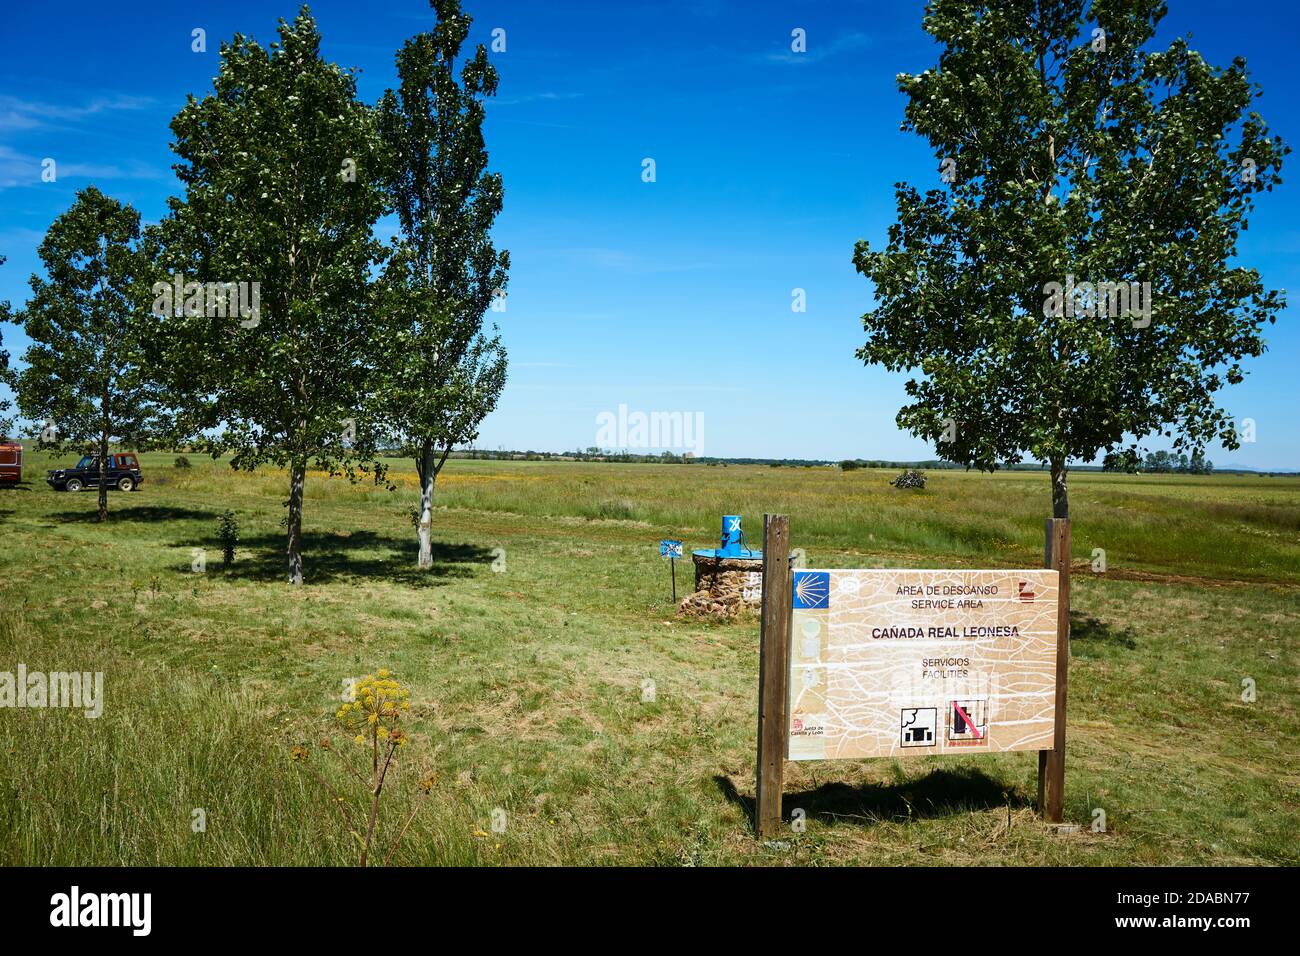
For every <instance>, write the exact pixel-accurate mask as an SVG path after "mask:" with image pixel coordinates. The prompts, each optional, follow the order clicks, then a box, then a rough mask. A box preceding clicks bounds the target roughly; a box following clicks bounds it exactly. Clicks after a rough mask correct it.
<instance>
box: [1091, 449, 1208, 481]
mask: <svg viewBox="0 0 1300 956" xmlns="http://www.w3.org/2000/svg"><path fill="white" fill-rule="evenodd" d="M1110 470H1118V469H1110ZM1138 471H1142V472H1150V473H1152V474H1174V475H1208V474H1210V473H1211V472H1213V471H1214V463H1213V462H1212V461H1210V460H1209V459H1208V458H1206V457H1205V455H1203V454H1202V453H1200V452H1193V453H1192V456H1191V457H1190V458H1189V457H1188V456H1187V455H1184V454H1174V453H1173V452H1171V451H1153V452H1149V453H1148V454H1147V456H1146V457H1145V458H1143V459H1142V463H1141V464H1140V465H1139V466H1138Z"/></svg>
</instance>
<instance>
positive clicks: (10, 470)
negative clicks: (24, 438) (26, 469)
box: [0, 438, 23, 485]
mask: <svg viewBox="0 0 1300 956" xmlns="http://www.w3.org/2000/svg"><path fill="white" fill-rule="evenodd" d="M22 480H23V446H22V445H20V444H18V442H16V441H10V440H9V439H8V438H0V483H4V484H14V485H16V484H18V482H20V481H22Z"/></svg>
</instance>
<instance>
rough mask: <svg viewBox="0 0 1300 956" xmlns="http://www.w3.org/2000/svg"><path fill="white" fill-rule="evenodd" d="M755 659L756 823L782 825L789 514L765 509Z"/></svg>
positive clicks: (769, 828)
mask: <svg viewBox="0 0 1300 956" xmlns="http://www.w3.org/2000/svg"><path fill="white" fill-rule="evenodd" d="M762 614H763V616H762V624H761V625H760V627H761V632H760V633H761V649H760V651H759V659H758V771H757V781H756V785H755V794H756V799H755V805H754V828H755V829H756V830H757V831H758V835H759V837H771V836H774V835H775V834H776V833H777V831H778V830H779V829H780V827H781V790H782V788H783V787H784V786H785V743H786V734H787V733H788V722H789V718H788V715H787V713H786V709H787V708H788V706H789V676H790V519H789V517H788V516H786V515H770V514H765V515H763V611H762Z"/></svg>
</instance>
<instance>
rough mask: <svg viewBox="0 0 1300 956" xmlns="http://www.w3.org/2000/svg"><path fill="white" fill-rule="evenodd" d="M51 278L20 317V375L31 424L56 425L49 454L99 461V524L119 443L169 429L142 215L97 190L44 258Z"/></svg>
mask: <svg viewBox="0 0 1300 956" xmlns="http://www.w3.org/2000/svg"><path fill="white" fill-rule="evenodd" d="M37 253H38V255H39V256H40V258H41V263H42V265H43V266H44V267H45V273H46V275H45V276H44V277H42V276H39V275H33V276H32V277H31V279H30V280H28V283H29V285H30V286H31V290H32V294H31V296H30V298H28V300H27V302H26V304H25V305H24V306H23V307H22V308H21V309H20V310H19V311H18V314H17V321H18V322H19V323H20V324H21V325H22V327H23V331H24V332H26V333H27V337H28V338H30V339H31V340H32V344H31V346H30V347H29V348H28V349H27V351H26V352H25V353H24V354H23V361H24V362H25V363H26V368H24V369H23V370H22V372H21V373H20V374H19V375H18V388H17V392H18V407H19V410H20V411H21V412H22V414H23V416H24V417H25V418H28V419H32V420H35V421H37V422H42V423H43V422H49V423H50V424H49V425H48V426H46V427H45V428H43V429H42V437H41V441H40V445H41V446H43V447H52V448H55V449H59V450H63V449H74V450H76V451H78V452H82V451H94V453H95V454H96V455H98V456H99V475H100V480H99V520H100V521H104V520H105V519H106V518H107V517H108V483H107V481H106V480H105V472H106V468H107V459H108V451H109V445H110V443H111V442H114V441H119V442H127V443H131V444H136V445H140V444H144V443H147V442H148V441H149V440H150V438H151V437H152V436H154V435H155V434H157V433H158V431H159V430H160V429H161V428H162V427H163V425H164V419H163V416H162V414H161V411H160V406H159V402H158V397H159V390H158V386H157V384H156V382H155V378H154V375H153V373H152V368H151V366H150V363H149V362H148V360H147V358H146V350H147V344H148V336H149V332H150V330H151V327H152V323H151V322H150V319H149V292H148V285H147V280H148V276H149V263H148V259H147V257H146V255H145V253H144V251H143V248H142V245H141V241H140V214H139V213H138V212H136V210H135V209H133V208H132V207H131V206H130V205H123V204H122V203H119V202H118V201H117V200H115V199H112V198H110V197H108V196H105V195H104V194H103V193H102V192H100V191H99V190H98V189H96V188H95V187H94V186H90V187H88V188H86V189H83V190H81V191H80V192H79V193H77V197H76V200H75V201H74V202H73V204H72V206H71V207H70V208H69V209H68V211H67V212H65V213H63V214H62V215H61V216H59V217H58V218H57V219H55V220H54V222H53V223H52V224H51V225H50V228H49V230H48V231H47V232H46V233H45V238H44V239H43V240H42V241H41V244H40V246H39V247H38V249H37Z"/></svg>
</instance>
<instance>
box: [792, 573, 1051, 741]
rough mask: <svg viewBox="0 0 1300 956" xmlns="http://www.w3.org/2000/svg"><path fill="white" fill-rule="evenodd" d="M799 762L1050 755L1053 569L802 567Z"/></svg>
mask: <svg viewBox="0 0 1300 956" xmlns="http://www.w3.org/2000/svg"><path fill="white" fill-rule="evenodd" d="M791 599H792V605H793V611H792V612H791V641H790V684H789V687H790V707H789V714H790V726H789V728H788V731H789V732H788V736H787V738H786V756H787V758H788V759H790V760H834V759H841V758H857V757H897V756H907V755H917V754H939V753H948V754H953V753H990V752H996V751H1004V750H1050V749H1051V747H1052V735H1053V729H1054V721H1055V703H1056V610H1057V573H1056V572H1055V571H1037V570H1035V571H911V570H844V571H836V570H830V571H824V570H810V571H804V570H799V571H796V572H795V574H794V580H793V583H792V595H791Z"/></svg>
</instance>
